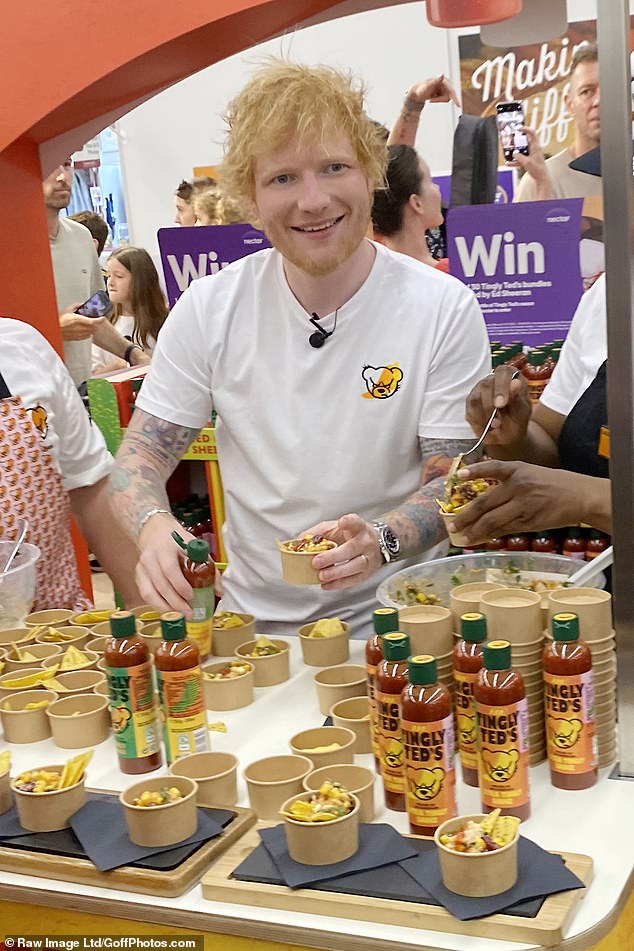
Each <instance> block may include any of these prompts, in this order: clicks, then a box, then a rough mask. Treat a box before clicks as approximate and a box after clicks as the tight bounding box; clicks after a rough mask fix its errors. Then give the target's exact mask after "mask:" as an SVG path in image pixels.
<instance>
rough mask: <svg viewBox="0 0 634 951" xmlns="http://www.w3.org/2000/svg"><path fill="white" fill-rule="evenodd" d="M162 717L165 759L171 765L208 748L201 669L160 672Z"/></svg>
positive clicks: (158, 678) (159, 684)
mask: <svg viewBox="0 0 634 951" xmlns="http://www.w3.org/2000/svg"><path fill="white" fill-rule="evenodd" d="M156 676H157V680H158V691H159V699H160V702H161V713H162V716H163V735H164V741H165V758H166V760H167V762H168V764H169V763H173V762H174V760H177V759H179V758H180V757H181V756H187V755H188V754H189V753H205V752H207V750H208V749H209V738H208V735H207V716H206V711H205V704H204V697H203V685H202V679H201V676H200V669H199V668H197V669H195V670H157V672H156Z"/></svg>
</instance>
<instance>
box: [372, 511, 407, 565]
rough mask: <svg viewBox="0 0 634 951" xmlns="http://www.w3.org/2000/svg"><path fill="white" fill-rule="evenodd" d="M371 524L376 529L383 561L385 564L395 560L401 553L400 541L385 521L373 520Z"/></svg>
mask: <svg viewBox="0 0 634 951" xmlns="http://www.w3.org/2000/svg"><path fill="white" fill-rule="evenodd" d="M372 525H373V527H374V528H375V529H376V533H377V536H378V540H379V548H380V549H381V554H382V555H383V561H384V562H385V563H386V564H389V562H391V561H396V560H397V558H398V557H399V555H400V553H401V543H400V541H399V540H398V537H397V536H396V534H395V533H394V532H393V531H392V529H391V528H390V526H389V525H386V524H385V522H379V521H373V522H372Z"/></svg>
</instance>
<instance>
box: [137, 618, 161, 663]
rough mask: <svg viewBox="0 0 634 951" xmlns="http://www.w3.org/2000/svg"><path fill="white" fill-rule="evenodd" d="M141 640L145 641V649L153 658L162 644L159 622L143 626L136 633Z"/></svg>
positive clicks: (150, 622)
mask: <svg viewBox="0 0 634 951" xmlns="http://www.w3.org/2000/svg"><path fill="white" fill-rule="evenodd" d="M138 633H139V634H140V635H141V637H142V638H143V640H144V641H145V643H146V645H147V648H148V650H149V652H150V654H151V655H152V657H154V655H155V654H156V652H157V650H158V649H159V647H160V646H161V644H162V643H163V635H162V633H161V622H160V621H149V622H148V623H147V624H144V625H143V627H142V629H141V630H140V631H139V632H138Z"/></svg>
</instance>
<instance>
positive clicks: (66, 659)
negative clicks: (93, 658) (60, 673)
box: [59, 644, 89, 670]
mask: <svg viewBox="0 0 634 951" xmlns="http://www.w3.org/2000/svg"><path fill="white" fill-rule="evenodd" d="M88 662H89V660H88V657H87V656H86V654H82V652H81V651H80V650H77V648H76V647H73V645H72V644H71V645H70V647H67V648H66V651H65V653H64V656H63V657H62V662H61V664H60V668H59V669H60V670H77V668H78V667H84V666H85V665H86V664H87V663H88Z"/></svg>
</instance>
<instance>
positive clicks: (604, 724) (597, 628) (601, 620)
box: [547, 588, 617, 768]
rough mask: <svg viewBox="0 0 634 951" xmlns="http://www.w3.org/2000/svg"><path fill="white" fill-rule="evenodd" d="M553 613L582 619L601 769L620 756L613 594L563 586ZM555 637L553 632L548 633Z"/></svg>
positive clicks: (552, 605)
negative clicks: (591, 678) (617, 731)
mask: <svg viewBox="0 0 634 951" xmlns="http://www.w3.org/2000/svg"><path fill="white" fill-rule="evenodd" d="M549 602H550V616H551V617H552V616H553V614H560V613H561V612H562V611H568V612H570V613H572V614H576V615H577V617H578V618H579V636H580V637H581V640H583V641H585V643H586V644H587V645H588V647H589V648H590V651H591V652H592V673H593V682H594V711H595V718H596V719H595V722H596V736H597V744H598V748H599V768H601V767H603V766H610V764H611V763H614V762H615V760H616V757H617V738H616V641H615V637H614V629H613V627H612V596H611V595H610V594H609V592H607V591H601V590H600V589H599V588H562V589H561V590H558V591H553V592H552V593H551V595H550V598H549ZM547 636H548V637H549V638H550V637H551V636H552V635H551V634H550V632H548V635H547Z"/></svg>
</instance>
